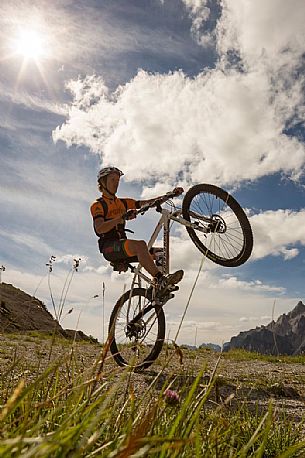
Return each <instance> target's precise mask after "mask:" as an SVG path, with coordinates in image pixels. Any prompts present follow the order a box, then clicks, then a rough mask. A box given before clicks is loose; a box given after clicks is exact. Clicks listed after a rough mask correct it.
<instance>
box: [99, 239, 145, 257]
mask: <svg viewBox="0 0 305 458" xmlns="http://www.w3.org/2000/svg"><path fill="white" fill-rule="evenodd" d="M128 242H129V240H127V239H126V240H108V241H107V240H105V242H104V243H103V248H102V251H101V252H102V255H103V256H104V258H105V259H106V260H107V261H110V262H114V261H125V260H128V261H129V262H137V261H138V258H137V256H132V255H131V254H130V253H129V251H128Z"/></svg>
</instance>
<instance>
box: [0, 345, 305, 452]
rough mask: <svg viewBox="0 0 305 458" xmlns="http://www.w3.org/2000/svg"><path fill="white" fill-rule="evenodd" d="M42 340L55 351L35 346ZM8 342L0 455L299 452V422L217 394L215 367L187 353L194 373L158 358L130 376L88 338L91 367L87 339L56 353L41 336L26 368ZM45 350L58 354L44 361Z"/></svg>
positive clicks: (0, 391)
mask: <svg viewBox="0 0 305 458" xmlns="http://www.w3.org/2000/svg"><path fill="white" fill-rule="evenodd" d="M31 337H33V336H31ZM37 339H38V337H37ZM43 342H44V343H45V345H49V346H50V345H53V346H54V348H52V349H50V348H49V349H48V351H43V349H41V351H38V348H39V347H40V345H42V343H43ZM15 343H16V342H14V348H13V347H12V348H11V361H10V363H9V364H8V365H7V367H6V370H4V371H3V370H2V371H1V376H0V456H1V457H3V458H6V457H7V458H11V457H19V456H25V457H43V458H46V457H50V458H51V457H52V458H54V457H58V458H62V457H119V458H123V457H129V456H136V457H158V458H159V457H160V458H163V457H179V458H180V457H190V458H191V457H192V458H193V457H202V456H203V457H224V458H226V457H237V456H238V457H248V456H255V457H274V456H277V457H282V458H284V457H293V456H295V457H297V456H304V453H305V441H304V442H303V441H302V440H301V438H302V423H299V424H298V426H296V425H295V421H294V419H292V418H288V417H287V416H285V415H284V414H283V413H280V412H279V411H278V410H277V409H276V408H275V406H274V405H273V403H272V401H270V402H269V405H267V407H266V408H265V409H263V408H262V407H261V406H259V405H258V404H257V403H252V404H249V403H248V402H246V401H247V400H246V399H244V400H243V399H241V400H238V401H237V400H236V399H235V397H234V394H230V395H229V396H227V397H225V398H223V397H222V396H220V395H219V393H218V388H219V387H220V386H221V385H224V386H225V385H226V381H225V380H222V383H220V382H219V377H218V376H217V371H218V368H217V365H216V367H214V368H212V369H215V370H214V371H213V373H212V375H210V376H209V377H207V376H206V375H204V371H205V368H204V369H202V370H198V368H197V371H195V366H193V364H194V359H193V353H194V352H192V359H191V362H190V363H191V367H192V373H193V375H192V376H190V375H189V372H188V370H187V369H185V367H184V366H183V365H182V364H179V363H178V364H177V365H176V367H175V370H174V371H172V373H168V372H167V371H166V364H167V363H168V361H167V360H166V357H165V356H162V358H161V359H160V360H161V363H162V365H161V366H157V367H158V372H153V371H152V373H151V372H149V371H146V372H144V373H140V374H134V373H133V372H131V371H130V370H128V369H122V368H118V367H116V366H114V365H113V364H112V360H111V358H109V355H107V354H106V351H105V350H103V349H102V352H103V351H104V353H102V354H101V353H100V350H101V347H100V346H93V345H92V351H93V350H94V351H95V352H96V360H95V363H94V364H91V365H88V364H87V363H86V361H85V359H84V358H85V355H84V351H88V348H89V346H88V344H85V345H84V344H83V343H79V344H75V343H73V344H71V343H70V347H69V349H68V350H67V346H66V345H64V347H63V349H64V350H63V351H64V353H63V354H62V355H59V354H58V352H59V347H56V345H58V342H53V341H48V342H46V341H45V339H43V338H41V340H38V341H37V342H36V344H35V345H36V347H35V348H36V349H37V351H36V352H34V353H36V357H37V358H38V359H37V361H36V363H35V362H34V361H33V365H32V368H31V373H30V374H29V372H30V371H29V370H28V368H27V369H26V366H25V365H24V360H23V359H22V358H20V356H19V355H18V354H17V352H16V348H15ZM31 344H32V343H31V342H29V345H31ZM55 347H56V348H55ZM89 349H90V348H89ZM7 351H8V350H7ZM44 353H45V354H46V355H47V357H49V355H55V357H54V358H49V359H48V361H47V364H45V361H44V360H43V354H44ZM195 353H196V352H195ZM199 354H200V352H198V355H199ZM201 354H202V353H201ZM230 356H231V357H232V356H233V357H234V355H233V354H232V353H231V354H230V353H229V354H227V355H226V356H225V357H226V358H229V357H230ZM169 357H170V358H171V359H173V353H171V355H170V356H169ZM187 357H188V353H185V355H184V360H183V364H186V359H187ZM222 363H223V364H226V361H223V362H222ZM201 367H203V365H201ZM195 372H196V373H195ZM29 376H30V379H29V378H28V377H29ZM188 381H189V382H188Z"/></svg>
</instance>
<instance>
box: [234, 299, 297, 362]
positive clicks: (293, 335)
mask: <svg viewBox="0 0 305 458" xmlns="http://www.w3.org/2000/svg"><path fill="white" fill-rule="evenodd" d="M231 348H244V349H246V350H249V351H257V352H259V353H263V354H269V355H298V354H302V353H305V305H304V304H303V302H301V301H300V302H298V304H297V305H296V307H295V308H294V309H293V310H292V311H291V312H289V313H287V314H285V313H284V314H283V315H281V316H280V317H279V318H278V320H277V321H272V322H271V323H269V324H268V325H267V326H260V327H257V328H256V329H250V330H249V331H244V332H241V333H240V334H238V336H235V337H232V339H231V340H230V342H229V343H228V344H227V345H226V347H225V350H226V351H227V350H229V349H231Z"/></svg>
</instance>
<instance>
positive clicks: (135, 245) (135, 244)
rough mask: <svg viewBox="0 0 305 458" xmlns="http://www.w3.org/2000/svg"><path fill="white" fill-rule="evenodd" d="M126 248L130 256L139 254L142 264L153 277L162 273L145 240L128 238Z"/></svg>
mask: <svg viewBox="0 0 305 458" xmlns="http://www.w3.org/2000/svg"><path fill="white" fill-rule="evenodd" d="M125 250H126V252H127V253H128V255H129V256H137V258H138V260H139V263H140V264H141V266H142V267H144V269H145V270H147V272H148V273H149V274H150V275H151V276H152V277H157V276H159V275H160V271H159V269H158V267H157V266H156V265H155V263H154V261H153V258H152V256H151V254H150V253H149V251H148V248H147V244H146V242H145V241H144V240H126V242H125Z"/></svg>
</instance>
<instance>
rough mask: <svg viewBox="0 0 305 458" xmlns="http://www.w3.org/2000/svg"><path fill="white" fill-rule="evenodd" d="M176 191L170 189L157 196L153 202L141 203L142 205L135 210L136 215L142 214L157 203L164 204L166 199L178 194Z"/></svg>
mask: <svg viewBox="0 0 305 458" xmlns="http://www.w3.org/2000/svg"><path fill="white" fill-rule="evenodd" d="M179 195H180V193H179V194H177V193H176V192H173V191H170V192H167V193H166V194H164V195H163V196H160V197H157V198H156V199H155V200H154V201H153V202H151V203H149V204H146V205H143V207H141V208H139V209H138V210H137V215H143V214H144V213H145V212H147V210H149V209H150V208H153V207H157V206H158V205H162V204H164V203H165V202H166V201H167V200H169V199H172V198H174V197H177V196H179Z"/></svg>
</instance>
